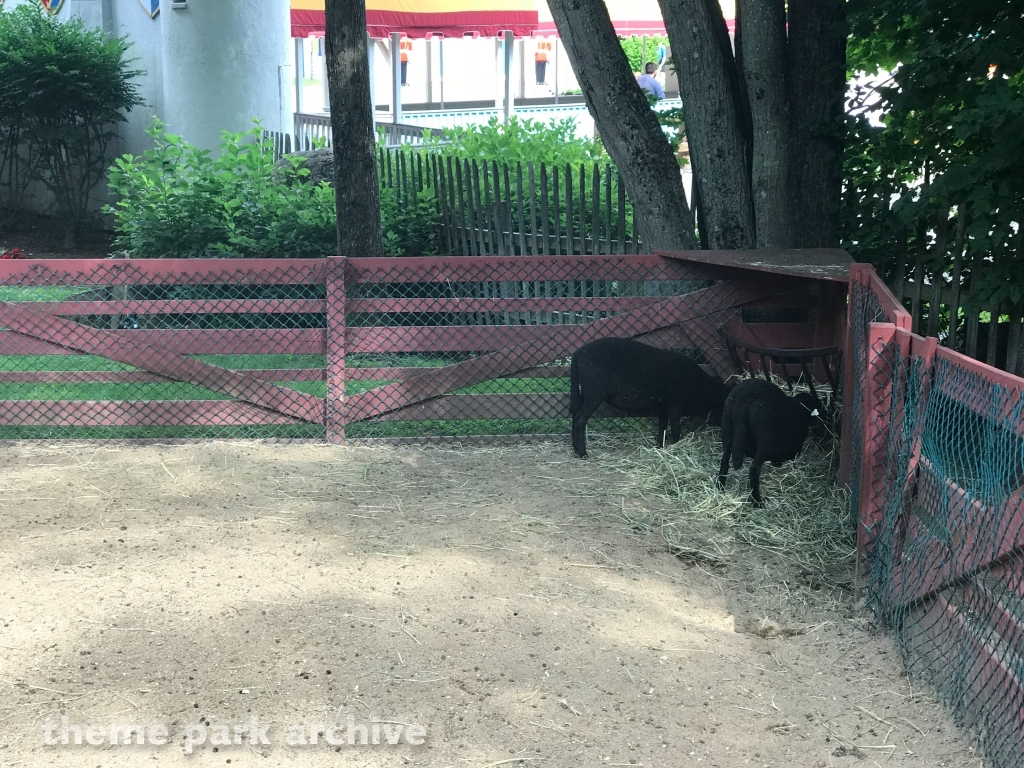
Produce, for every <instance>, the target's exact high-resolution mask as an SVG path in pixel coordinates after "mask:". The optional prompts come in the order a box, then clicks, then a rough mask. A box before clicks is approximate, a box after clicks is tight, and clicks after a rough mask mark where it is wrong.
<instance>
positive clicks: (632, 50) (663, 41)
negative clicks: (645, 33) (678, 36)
mask: <svg viewBox="0 0 1024 768" xmlns="http://www.w3.org/2000/svg"><path fill="white" fill-rule="evenodd" d="M619 41H620V42H621V43H622V50H623V51H625V53H626V58H627V59H628V60H629V68H630V70H631V71H633V72H643V66H644V63H643V56H644V40H643V38H642V37H638V36H637V35H633V36H631V37H622V38H619ZM659 45H664V46H665V47H666V48H667V47H668V38H667V37H659V36H657V35H653V36H651V37H648V38H647V61H653V62H654V63H655V64H657V63H658V46H659Z"/></svg>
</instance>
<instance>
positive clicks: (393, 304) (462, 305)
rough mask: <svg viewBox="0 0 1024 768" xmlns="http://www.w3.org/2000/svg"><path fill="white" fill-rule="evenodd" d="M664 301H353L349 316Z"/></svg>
mask: <svg viewBox="0 0 1024 768" xmlns="http://www.w3.org/2000/svg"><path fill="white" fill-rule="evenodd" d="M661 298H662V297H642V296H625V297H617V298H616V297H578V296H577V297H572V298H550V299H548V298H543V299H500V298H493V299H479V298H471V297H466V298H450V299H353V300H351V301H349V302H348V311H349V312H453V313H454V312H584V311H586V312H629V311H632V310H635V309H640V308H642V307H648V306H650V305H652V304H656V303H657V302H658V301H660V300H661Z"/></svg>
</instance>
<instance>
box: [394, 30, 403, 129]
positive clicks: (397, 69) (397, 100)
mask: <svg viewBox="0 0 1024 768" xmlns="http://www.w3.org/2000/svg"><path fill="white" fill-rule="evenodd" d="M391 122H393V123H395V124H398V123H400V122H402V35H401V34H399V33H398V32H392V33H391Z"/></svg>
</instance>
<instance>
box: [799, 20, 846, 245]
mask: <svg viewBox="0 0 1024 768" xmlns="http://www.w3.org/2000/svg"><path fill="white" fill-rule="evenodd" d="M845 6H846V3H845V2H844V1H843V0H789V41H788V50H787V52H788V68H787V72H786V80H787V85H788V88H789V110H790V126H791V127H790V142H791V146H792V147H793V151H792V152H791V153H790V166H789V188H790V203H789V205H790V211H791V213H792V215H793V236H794V240H793V245H794V246H796V247H798V248H835V247H838V246H839V207H840V196H841V194H842V155H843V140H842V121H843V98H844V96H845V94H846V7H845Z"/></svg>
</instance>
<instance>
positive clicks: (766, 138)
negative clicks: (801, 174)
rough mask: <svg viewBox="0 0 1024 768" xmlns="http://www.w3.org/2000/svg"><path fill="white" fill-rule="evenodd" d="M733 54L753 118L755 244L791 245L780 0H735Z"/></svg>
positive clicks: (783, 15) (783, 17)
mask: <svg viewBox="0 0 1024 768" xmlns="http://www.w3.org/2000/svg"><path fill="white" fill-rule="evenodd" d="M736 17H737V19H738V20H742V21H741V23H742V31H741V34H740V35H739V38H738V44H739V51H738V54H739V55H738V57H737V58H739V60H740V63H741V68H742V71H743V80H744V82H745V83H746V91H747V98H748V99H749V103H750V115H751V123H752V134H753V136H752V143H751V146H752V151H753V156H752V158H751V171H750V184H751V193H752V195H753V202H754V222H755V225H756V231H757V247H758V248H788V247H791V246H792V245H793V240H792V233H791V228H790V218H789V217H790V211H789V196H788V194H787V177H788V174H789V104H788V101H787V98H786V79H785V76H784V73H785V71H786V7H785V4H784V0H739V2H738V3H737V7H736Z"/></svg>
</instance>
